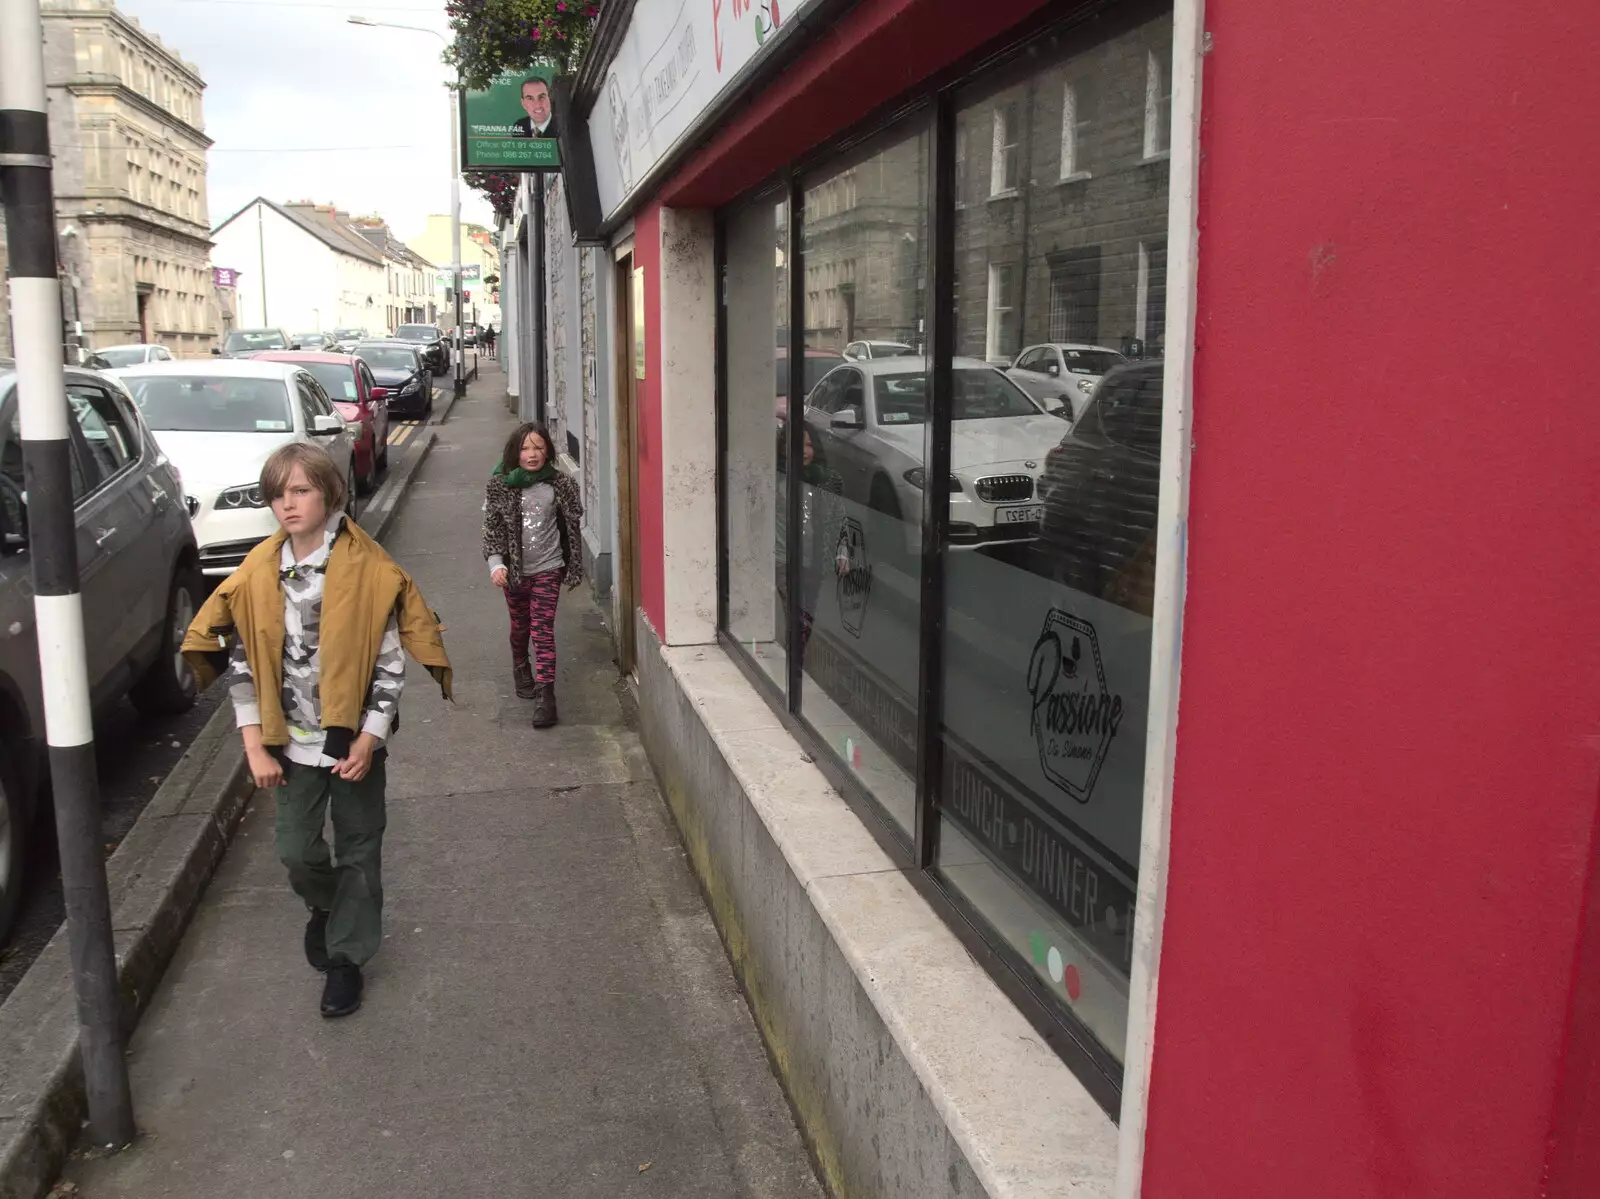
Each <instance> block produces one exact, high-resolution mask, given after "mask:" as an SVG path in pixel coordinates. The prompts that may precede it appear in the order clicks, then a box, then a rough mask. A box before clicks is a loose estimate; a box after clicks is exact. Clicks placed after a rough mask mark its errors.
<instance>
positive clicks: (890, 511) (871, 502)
mask: <svg viewBox="0 0 1600 1199" xmlns="http://www.w3.org/2000/svg"><path fill="white" fill-rule="evenodd" d="M867 507H869V508H871V509H872V510H873V511H874V512H881V513H883V515H885V516H887V517H890V518H891V519H893V520H904V519H905V518H904V517H903V516H901V515H900V497H899V496H897V495H896V494H895V493H894V484H893V483H891V482H889V480H888V479H887V478H885V477H884V476H883V475H879V476H878V477H877V478H876V479H874V480H872V491H871V492H870V493H869V494H868V496H867Z"/></svg>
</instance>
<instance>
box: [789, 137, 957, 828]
mask: <svg viewBox="0 0 1600 1199" xmlns="http://www.w3.org/2000/svg"><path fill="white" fill-rule="evenodd" d="M931 170H932V161H931V139H930V138H929V136H928V134H927V132H926V130H925V128H919V129H918V130H917V131H916V132H914V133H911V134H910V135H908V136H902V137H898V138H895V139H893V140H890V141H888V142H887V143H886V144H879V145H878V146H876V147H874V148H871V149H870V150H868V151H863V152H861V153H859V154H858V155H857V157H856V158H855V159H854V160H853V161H850V162H846V163H842V164H840V165H839V166H838V167H837V168H833V169H830V170H828V171H825V172H823V173H821V174H820V175H819V176H818V177H817V178H814V179H808V180H806V183H805V194H806V197H807V198H806V207H805V217H804V219H803V220H802V223H801V239H802V246H803V252H804V254H805V260H806V262H807V264H813V263H815V264H818V265H823V264H826V266H827V268H828V271H829V275H830V277H831V278H832V279H833V280H834V284H835V285H834V288H833V302H832V303H831V304H828V305H825V306H824V309H823V311H822V312H821V313H816V314H814V313H813V312H811V311H807V312H806V313H805V316H804V319H805V331H806V332H805V344H806V356H807V359H808V367H809V360H813V359H814V360H816V361H817V362H819V363H827V364H829V366H830V367H831V369H830V370H829V371H828V373H827V374H826V375H825V376H824V377H823V378H822V380H821V381H820V382H819V384H818V385H817V387H816V388H815V390H814V391H813V392H812V393H811V398H810V401H809V402H808V403H807V404H806V406H805V407H804V409H803V411H804V418H805V426H804V429H803V432H802V437H803V447H804V460H805V466H804V475H803V479H802V482H801V504H800V509H801V515H800V542H799V545H798V546H797V551H796V552H797V553H798V554H799V556H800V570H799V575H800V583H799V588H800V590H799V594H798V595H797V597H796V605H797V607H798V610H799V611H798V617H799V619H798V623H799V626H800V627H799V632H798V638H799V641H798V647H799V652H800V654H801V655H802V671H801V678H800V704H799V709H800V715H801V719H802V720H804V721H805V722H806V724H807V725H809V726H810V727H811V728H812V730H814V731H815V733H816V735H817V737H818V739H819V740H820V741H821V743H822V744H823V745H824V746H826V748H827V750H828V751H829V752H830V753H831V754H832V756H833V757H834V759H835V761H836V762H837V763H838V764H839V765H840V766H841V767H842V768H843V769H844V770H846V771H848V772H849V773H850V774H851V776H852V777H853V778H854V779H855V780H856V781H857V782H858V783H859V784H860V785H861V787H862V788H863V790H865V791H866V792H867V793H868V794H870V795H871V796H872V797H873V798H874V799H875V800H876V801H877V802H878V803H879V804H880V805H881V806H882V807H883V808H884V810H886V811H887V812H888V814H889V815H890V816H891V817H892V818H893V820H894V822H895V823H896V824H898V825H899V826H900V828H901V829H902V830H903V831H904V832H905V833H906V834H907V835H909V834H910V832H911V829H912V826H913V821H914V807H915V799H916V787H915V774H916V746H917V735H916V730H917V712H918V667H919V656H920V651H919V645H920V642H919V636H920V625H921V592H920V584H919V580H920V578H921V574H922V487H923V486H924V480H923V477H922V469H921V467H922V455H923V433H922V430H923V427H924V425H925V423H926V414H927V382H928V372H927V364H926V361H925V360H924V359H923V358H922V357H921V356H920V355H919V354H918V353H917V350H916V347H917V346H918V345H919V344H920V343H921V340H922V337H921V330H922V328H923V327H924V321H925V319H926V316H927V312H926V307H925V304H926V297H925V291H924V287H923V285H922V282H921V281H923V280H925V279H926V276H927V269H926V268H927V260H928V224H929V212H928V206H927V203H928V181H929V177H930V173H931ZM840 179H848V180H851V181H852V185H851V187H852V191H853V194H854V198H855V199H856V201H857V205H858V210H859V211H862V212H870V213H871V214H872V219H871V220H870V221H868V220H847V221H837V220H836V221H828V222H813V221H812V220H811V219H810V213H811V202H810V197H811V195H813V194H814V193H815V192H816V191H817V189H819V188H822V189H830V190H831V189H832V187H833V186H834V184H835V183H836V182H837V181H838V180H840ZM863 263H866V264H870V268H869V269H858V266H859V265H860V264H863ZM851 342H866V343H869V345H870V346H871V347H872V355H873V356H872V357H871V358H868V359H866V360H863V361H851V362H846V360H845V359H844V357H843V353H844V349H845V347H846V345H847V344H849V343H851ZM890 350H893V351H894V356H892V357H890V356H884V357H879V355H880V354H885V353H887V352H888V351H890Z"/></svg>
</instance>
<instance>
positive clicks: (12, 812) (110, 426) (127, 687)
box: [0, 362, 202, 942]
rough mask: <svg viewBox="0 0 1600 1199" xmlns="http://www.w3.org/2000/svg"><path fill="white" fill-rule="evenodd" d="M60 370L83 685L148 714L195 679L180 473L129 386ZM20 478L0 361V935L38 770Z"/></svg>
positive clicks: (106, 700)
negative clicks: (186, 645)
mask: <svg viewBox="0 0 1600 1199" xmlns="http://www.w3.org/2000/svg"><path fill="white" fill-rule="evenodd" d="M65 383H66V388H67V398H68V401H69V407H70V410H71V412H72V415H73V418H74V419H73V420H72V421H71V422H70V424H69V426H68V430H67V432H68V447H67V452H68V454H69V455H70V456H71V463H72V468H73V480H72V483H73V487H72V491H73V512H74V521H75V524H76V526H77V546H78V575H79V580H80V583H79V588H80V594H81V597H82V598H81V603H82V605H83V620H84V626H85V628H86V629H87V630H88V632H89V636H88V639H87V641H86V643H85V646H84V650H85V665H86V666H87V667H88V673H89V688H90V698H91V700H92V701H93V703H94V705H95V707H96V709H97V710H98V709H100V708H102V707H104V706H105V705H107V704H110V703H112V702H114V701H116V700H117V699H120V698H121V697H122V696H123V695H125V694H126V695H129V696H130V697H131V698H132V699H133V702H134V703H135V704H136V705H137V706H138V707H139V709H140V710H141V711H143V712H146V713H176V712H182V711H185V710H186V709H188V708H189V707H190V706H192V705H193V703H194V701H195V696H196V694H197V689H196V687H195V680H194V675H193V673H191V671H190V669H189V667H188V664H187V663H185V662H184V660H183V658H182V656H181V655H180V654H179V653H178V647H179V645H180V644H181V641H182V636H183V633H184V632H185V631H186V630H187V629H188V626H189V622H190V620H192V619H193V618H194V614H195V612H196V610H197V609H198V606H199V603H200V598H201V586H202V585H201V583H200V580H199V578H198V577H197V575H196V573H195V565H196V555H195V544H194V533H193V531H192V530H191V529H190V527H189V518H188V517H187V516H186V515H185V514H184V510H183V486H182V483H181V482H180V481H179V478H178V475H177V472H176V471H175V470H174V469H173V467H172V465H171V464H170V463H169V462H168V461H167V459H166V457H165V456H164V455H163V454H162V452H161V449H160V447H159V446H158V445H157V444H156V440H155V438H154V437H152V436H151V435H150V430H149V429H147V428H146V427H145V425H144V423H143V422H142V421H141V420H140V419H139V414H138V412H137V411H136V410H135V408H134V406H133V404H132V403H131V402H130V401H129V399H128V397H127V395H125V394H124V393H123V392H122V391H121V390H119V389H118V388H117V387H116V386H115V385H114V384H112V383H110V382H109V381H107V380H106V379H103V378H101V377H99V376H97V375H95V374H92V373H91V372H89V371H83V370H78V369H76V368H74V367H68V368H66V378H65ZM24 486H25V485H24V482H23V471H22V443H21V434H20V430H19V429H18V423H17V398H16V375H15V373H14V371H13V369H12V367H11V364H10V363H7V362H0V630H4V634H3V635H0V942H3V941H4V938H5V934H6V930H7V929H8V928H9V927H10V925H11V921H12V918H13V917H14V916H15V915H16V910H17V904H18V901H19V899H20V897H21V885H22V872H23V867H24V865H25V864H26V862H27V861H28V844H29V840H30V834H31V833H32V832H33V830H34V827H35V826H34V823H33V817H34V815H35V809H36V807H37V806H38V801H39V799H40V798H41V788H42V785H43V783H44V752H45V724H44V708H43V702H42V700H41V697H40V684H39V645H38V638H37V635H36V632H35V627H34V611H33V587H32V584H31V582H30V579H29V571H30V568H29V561H28V555H29V547H28V525H27V499H26V496H25V493H24Z"/></svg>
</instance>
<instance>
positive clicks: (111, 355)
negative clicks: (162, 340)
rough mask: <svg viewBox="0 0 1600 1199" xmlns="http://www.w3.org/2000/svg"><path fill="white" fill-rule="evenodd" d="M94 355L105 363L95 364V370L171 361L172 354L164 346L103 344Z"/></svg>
mask: <svg viewBox="0 0 1600 1199" xmlns="http://www.w3.org/2000/svg"><path fill="white" fill-rule="evenodd" d="M94 356H95V357H96V358H99V359H100V360H101V361H103V362H104V363H105V365H104V366H100V365H99V364H96V369H97V370H110V369H112V368H113V367H118V366H137V365H138V364H139V363H141V362H171V361H172V354H171V352H170V351H169V350H168V349H167V347H166V346H146V345H136V346H133V345H130V346H104V347H102V348H101V349H98V350H96V351H95V352H94Z"/></svg>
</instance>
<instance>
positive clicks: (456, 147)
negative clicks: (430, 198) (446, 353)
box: [450, 81, 467, 398]
mask: <svg viewBox="0 0 1600 1199" xmlns="http://www.w3.org/2000/svg"><path fill="white" fill-rule="evenodd" d="M460 96H461V91H460V84H459V81H458V82H457V84H456V85H455V86H452V87H451V88H450V239H451V242H452V249H451V265H450V273H451V278H452V279H454V280H455V285H456V287H455V293H456V331H455V336H454V337H453V339H452V340H453V341H454V342H455V351H456V352H455V358H456V396H457V398H459V397H461V396H464V395H466V394H467V380H466V373H465V372H466V362H465V361H464V355H463V354H462V352H461V349H462V339H461V145H460V141H461V138H460V133H461V127H460V126H461V122H460V111H461V109H460V104H459V101H460Z"/></svg>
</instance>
